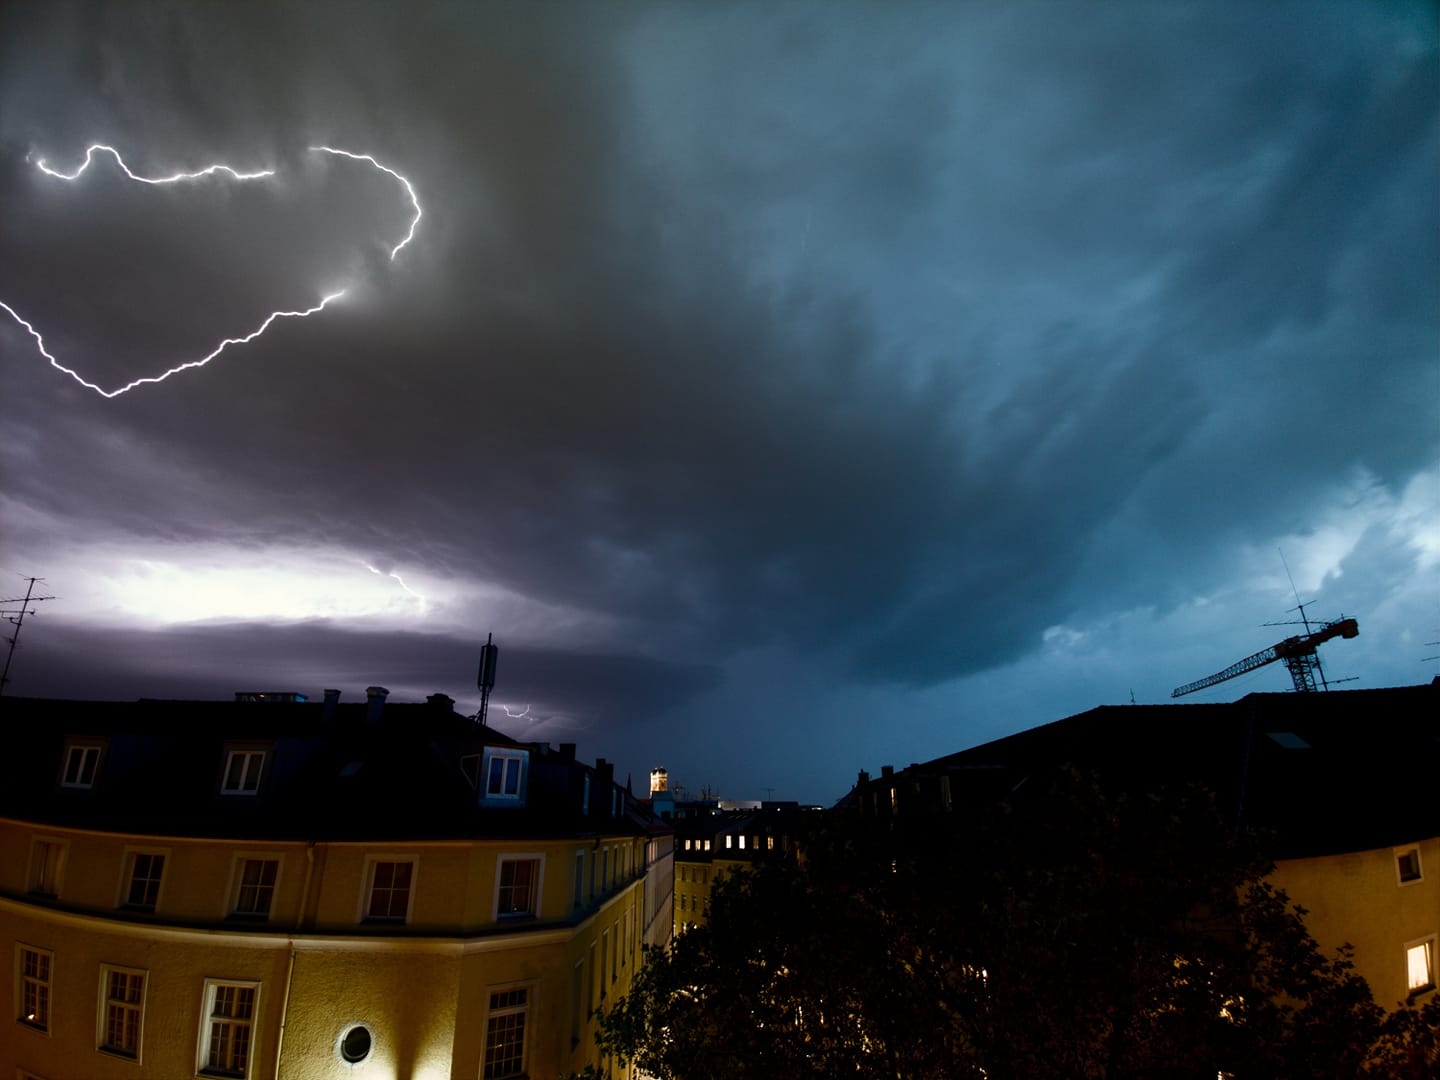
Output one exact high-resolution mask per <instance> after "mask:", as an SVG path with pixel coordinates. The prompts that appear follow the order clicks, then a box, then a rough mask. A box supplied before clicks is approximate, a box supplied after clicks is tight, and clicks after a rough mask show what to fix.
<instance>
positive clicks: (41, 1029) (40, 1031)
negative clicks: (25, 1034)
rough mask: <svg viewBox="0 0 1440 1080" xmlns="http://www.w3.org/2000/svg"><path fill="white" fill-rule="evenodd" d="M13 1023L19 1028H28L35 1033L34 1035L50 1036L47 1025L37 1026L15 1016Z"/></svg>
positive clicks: (32, 1022)
mask: <svg viewBox="0 0 1440 1080" xmlns="http://www.w3.org/2000/svg"><path fill="white" fill-rule="evenodd" d="M15 1022H16V1023H17V1024H19V1025H20V1026H21V1027H23V1028H28V1029H29V1030H30V1031H33V1032H35V1034H36V1035H47V1036H48V1035H49V1034H50V1026H49V1025H48V1024H37V1023H35V1021H34V1020H26V1019H25V1018H24V1017H23V1016H17V1017H16V1018H15Z"/></svg>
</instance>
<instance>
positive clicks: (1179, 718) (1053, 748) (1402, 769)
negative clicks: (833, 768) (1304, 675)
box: [842, 679, 1440, 858]
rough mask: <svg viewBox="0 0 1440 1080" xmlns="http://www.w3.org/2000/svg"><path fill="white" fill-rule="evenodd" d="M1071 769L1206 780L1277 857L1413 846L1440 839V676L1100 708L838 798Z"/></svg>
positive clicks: (953, 791)
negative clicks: (1397, 683)
mask: <svg viewBox="0 0 1440 1080" xmlns="http://www.w3.org/2000/svg"><path fill="white" fill-rule="evenodd" d="M1064 765H1076V766H1080V767H1082V768H1086V769H1091V770H1093V771H1095V772H1096V773H1097V774H1099V775H1100V776H1101V777H1102V778H1103V779H1105V780H1106V781H1107V782H1109V783H1111V784H1114V785H1118V786H1121V787H1124V788H1127V789H1136V788H1141V787H1154V786H1160V785H1173V784H1179V783H1198V784H1201V785H1203V786H1205V787H1207V788H1209V789H1210V790H1212V791H1213V792H1214V793H1215V795H1216V798H1217V801H1218V805H1219V808H1220V810H1221V811H1222V812H1223V813H1224V814H1225V815H1226V816H1227V818H1228V819H1229V820H1230V821H1231V822H1232V823H1239V824H1243V825H1246V826H1249V827H1253V828H1257V829H1260V830H1263V831H1265V832H1266V833H1268V834H1269V835H1270V836H1271V838H1272V843H1271V845H1270V849H1271V854H1272V855H1273V856H1274V857H1276V858H1287V857H1299V856H1304V855H1317V854H1332V853H1338V852H1342V851H1357V850H1365V849H1370V848H1376V847H1385V846H1389V845H1396V844H1404V843H1410V842H1412V841H1414V840H1417V839H1421V838H1423V837H1430V836H1436V835H1440V799H1437V798H1436V794H1435V792H1436V787H1435V780H1434V778H1435V776H1436V775H1437V769H1440V679H1437V680H1436V681H1435V682H1432V683H1429V684H1427V685H1422V686H1406V687H1393V688H1386V689H1373V690H1331V691H1328V692H1321V693H1310V694H1296V693H1263V694H1250V695H1248V696H1246V697H1244V698H1241V699H1240V700H1238V701H1234V702H1228V703H1209V704H1195V705H1105V706H1100V707H1099V708H1095V709H1091V710H1089V711H1088V712H1083V713H1079V714H1077V715H1075V716H1070V717H1066V718H1065V719H1063V720H1056V721H1054V722H1053V723H1049V724H1044V725H1042V726H1040V727H1036V728H1031V729H1029V730H1027V731H1021V732H1018V733H1016V734H1014V735H1010V736H1007V737H1005V738H1002V739H996V740H994V741H993V742H988V743H984V744H982V745H980V746H975V747H972V748H970V749H968V750H962V751H960V752H958V753H954V754H949V755H946V756H945V757H941V758H936V759H935V760H933V761H929V762H925V763H923V764H917V765H912V766H910V767H909V768H907V769H904V770H901V771H899V772H888V773H887V772H885V771H882V775H881V776H879V777H876V778H874V779H873V780H872V779H870V778H869V777H868V776H866V774H864V773H862V774H861V781H860V783H859V784H857V787H856V789H855V790H853V791H852V792H851V793H850V795H848V796H847V797H846V799H845V800H842V802H843V803H848V804H852V805H861V804H863V803H864V801H865V797H866V795H868V794H873V793H874V791H875V790H876V789H880V790H887V789H888V790H893V791H894V793H895V799H894V808H895V809H896V811H897V812H902V813H903V812H905V811H906V810H907V809H914V810H921V809H925V808H934V807H935V806H936V804H937V803H938V801H939V800H940V799H941V798H942V795H941V791H940V783H939V781H940V778H942V777H943V778H945V788H946V789H947V790H946V792H945V796H944V797H948V798H949V799H951V800H953V801H954V802H957V803H960V804H964V803H967V802H970V803H974V802H984V801H991V800H994V799H998V798H1002V797H1004V795H1005V794H1007V793H1008V792H1010V791H1012V790H1014V789H1015V788H1016V787H1017V786H1018V785H1020V784H1022V783H1024V782H1025V781H1026V780H1027V779H1028V778H1030V777H1032V776H1034V775H1037V774H1043V773H1044V772H1045V771H1046V770H1050V769H1055V768H1058V767H1061V766H1064ZM885 802H886V803H887V804H888V803H889V802H890V800H889V797H888V795H887V798H886V800H885ZM872 805H874V806H878V803H874V802H873V801H872Z"/></svg>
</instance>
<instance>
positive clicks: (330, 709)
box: [320, 690, 340, 724]
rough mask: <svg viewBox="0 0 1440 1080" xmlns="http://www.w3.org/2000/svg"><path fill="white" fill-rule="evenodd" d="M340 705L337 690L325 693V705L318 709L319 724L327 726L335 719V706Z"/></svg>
mask: <svg viewBox="0 0 1440 1080" xmlns="http://www.w3.org/2000/svg"><path fill="white" fill-rule="evenodd" d="M338 704H340V691H339V690H326V691H325V704H324V705H323V706H322V707H321V709H320V723H322V724H328V723H330V721H331V720H334V719H335V706H336V705H338Z"/></svg>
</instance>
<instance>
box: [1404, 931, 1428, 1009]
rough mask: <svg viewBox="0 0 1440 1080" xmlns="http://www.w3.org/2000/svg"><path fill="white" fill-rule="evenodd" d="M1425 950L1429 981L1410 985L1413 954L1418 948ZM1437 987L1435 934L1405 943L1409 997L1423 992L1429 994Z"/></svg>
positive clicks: (1415, 996)
mask: <svg viewBox="0 0 1440 1080" xmlns="http://www.w3.org/2000/svg"><path fill="white" fill-rule="evenodd" d="M1417 949H1422V950H1424V952H1423V954H1422V955H1423V956H1424V962H1425V968H1426V973H1427V974H1428V975H1429V982H1427V983H1426V984H1425V985H1423V986H1411V985H1410V962H1411V954H1412V953H1413V952H1414V951H1415V950H1417ZM1434 989H1435V935H1434V934H1428V935H1426V936H1425V937H1422V938H1416V939H1415V940H1414V941H1407V942H1406V943H1405V992H1406V994H1407V995H1408V997H1409V998H1412V999H1413V998H1417V997H1419V996H1420V995H1421V994H1428V993H1430V992H1431V991H1433V990H1434Z"/></svg>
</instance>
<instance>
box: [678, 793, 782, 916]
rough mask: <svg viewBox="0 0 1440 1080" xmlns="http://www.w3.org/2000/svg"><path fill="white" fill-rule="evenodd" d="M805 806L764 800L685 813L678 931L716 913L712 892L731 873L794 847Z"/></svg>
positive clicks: (680, 824) (680, 841) (680, 846)
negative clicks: (755, 805)
mask: <svg viewBox="0 0 1440 1080" xmlns="http://www.w3.org/2000/svg"><path fill="white" fill-rule="evenodd" d="M802 813H803V811H802V810H801V809H800V808H799V806H798V805H797V804H795V803H764V804H762V805H761V808H760V809H757V810H753V811H745V812H734V811H718V810H717V811H715V812H713V813H710V814H704V815H690V816H687V815H681V816H679V817H678V818H677V821H676V825H675V933H677V934H679V933H683V932H684V931H685V930H688V929H690V928H691V927H695V926H702V925H704V924H705V923H706V922H707V921H709V917H710V892H711V889H713V888H714V886H715V883H716V882H717V881H719V880H720V879H721V878H723V877H724V876H725V875H726V874H731V873H735V872H736V871H739V870H744V869H748V868H749V867H750V865H751V864H752V863H754V862H755V861H756V860H757V859H760V858H764V857H766V856H768V855H772V854H774V853H775V852H777V851H778V852H784V851H789V850H791V849H792V848H793V846H794V844H795V841H796V837H797V836H798V835H799V832H800V816H801V814H802Z"/></svg>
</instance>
